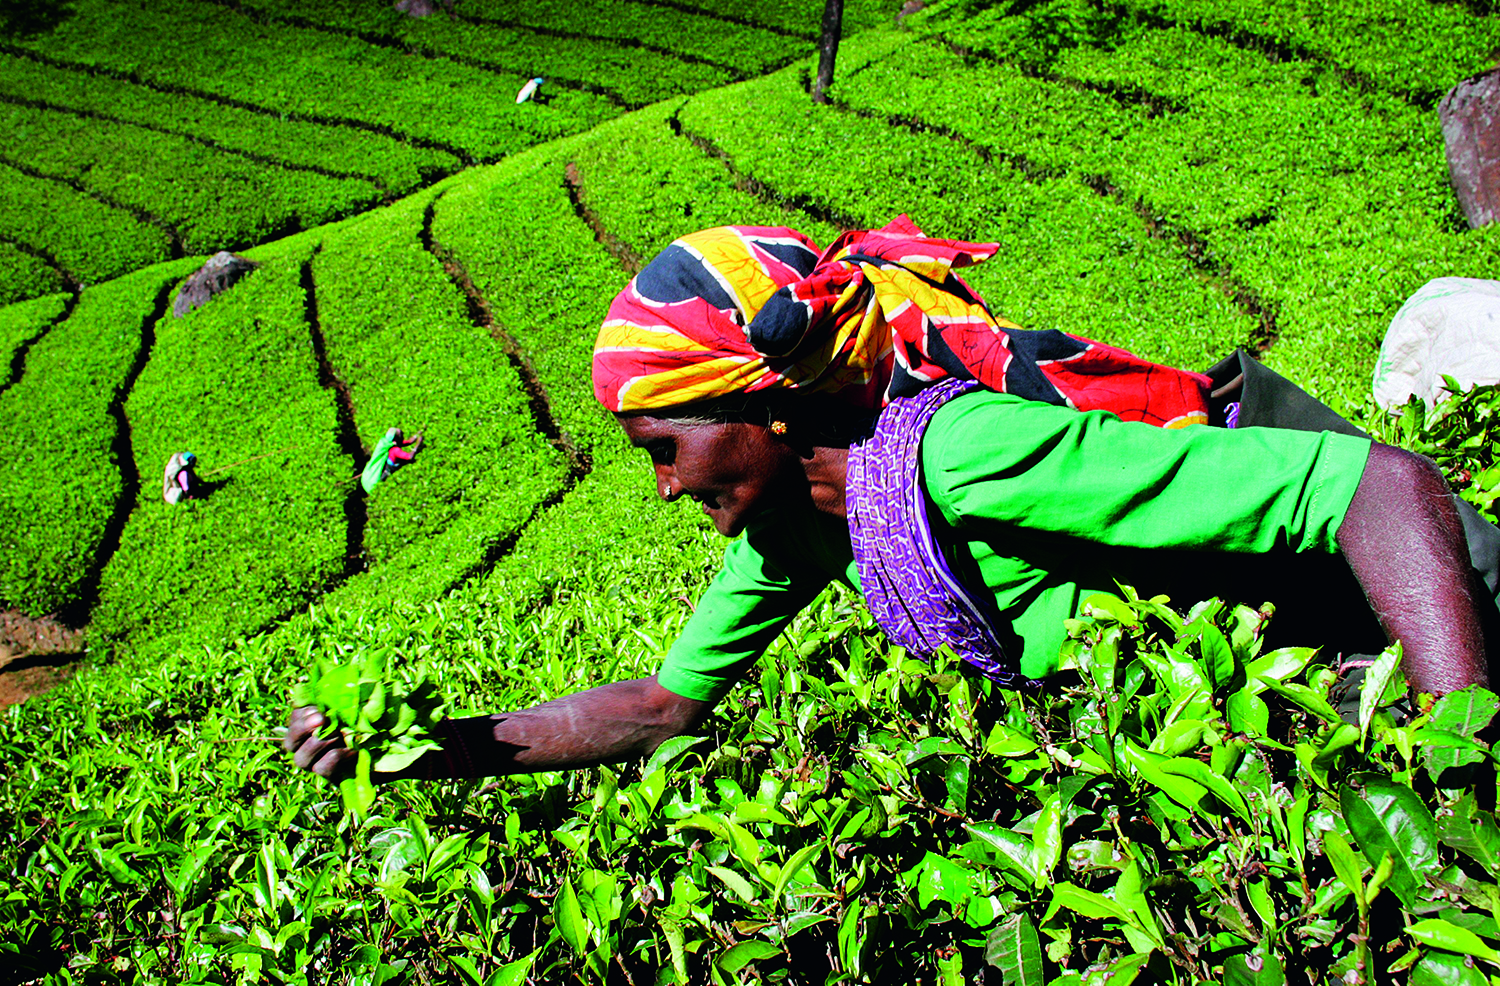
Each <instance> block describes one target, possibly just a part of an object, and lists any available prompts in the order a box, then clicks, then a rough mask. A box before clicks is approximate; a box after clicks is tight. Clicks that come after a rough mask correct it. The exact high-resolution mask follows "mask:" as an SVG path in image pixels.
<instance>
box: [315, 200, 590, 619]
mask: <svg viewBox="0 0 1500 986" xmlns="http://www.w3.org/2000/svg"><path fill="white" fill-rule="evenodd" d="M451 187H452V185H451V182H450V183H445V184H443V185H441V186H439V187H438V188H437V189H434V190H431V191H428V192H425V193H423V194H421V195H418V196H415V197H413V198H412V199H409V200H407V201H406V202H403V203H401V204H400V205H399V206H397V207H395V208H392V209H388V210H384V211H382V212H380V213H377V214H372V215H370V216H367V217H363V218H361V219H359V220H355V221H353V222H351V223H348V224H345V225H344V226H343V227H341V228H339V229H338V230H337V231H334V232H331V233H330V234H329V235H328V236H327V237H326V238H325V239H324V240H323V241H322V245H321V248H320V250H319V252H318V254H317V256H316V257H315V258H314V260H313V264H312V278H313V284H314V288H315V291H316V296H317V312H318V320H319V324H320V326H321V331H322V335H323V339H324V341H325V343H326V346H327V353H328V359H329V363H330V365H331V366H332V367H333V369H334V371H335V372H336V373H337V374H338V375H339V376H340V378H341V379H342V380H343V382H344V383H345V384H346V385H347V386H348V390H349V395H350V399H351V403H352V404H353V408H354V417H355V421H356V422H357V423H358V425H359V427H360V439H361V441H362V443H363V444H364V446H365V447H366V449H368V448H369V447H370V446H372V445H373V444H374V443H375V441H376V440H377V439H379V437H380V436H381V435H382V434H383V433H384V432H385V430H386V429H387V428H390V427H400V428H403V429H404V430H405V432H406V434H407V435H411V434H413V433H414V432H416V431H417V430H421V431H423V433H424V435H425V436H426V444H425V445H424V446H423V448H422V451H421V453H420V456H419V458H418V460H417V462H416V463H415V464H414V465H412V466H410V467H407V468H405V469H404V470H403V471H401V472H400V473H399V474H398V475H397V476H396V477H395V478H394V479H392V480H391V481H388V482H386V483H382V484H381V485H379V486H377V487H376V488H375V490H374V492H373V493H371V494H370V496H369V498H368V501H367V505H368V523H367V525H366V527H365V531H364V561H365V564H366V565H367V566H368V567H369V569H370V574H369V575H368V576H367V577H364V578H363V579H362V580H361V582H362V583H364V584H363V585H362V586H361V587H360V589H359V592H360V593H361V594H374V593H390V592H398V591H399V592H401V593H403V594H406V595H409V596H411V597H414V598H427V597H429V596H432V595H436V594H438V593H441V592H442V591H443V589H444V588H445V587H447V586H449V585H451V584H453V583H454V582H455V581H457V580H459V579H461V578H462V577H463V575H464V573H465V572H466V571H468V570H469V569H470V568H472V567H474V566H476V565H480V564H482V562H483V559H484V558H485V557H486V556H487V555H488V554H489V553H490V552H492V551H494V550H496V547H497V545H499V543H500V542H502V541H503V540H505V539H506V538H508V537H510V536H512V535H513V534H514V533H515V532H516V531H517V530H518V529H519V528H520V527H521V526H522V525H524V523H525V522H526V520H527V518H528V517H529V516H530V515H531V512H532V511H533V509H534V508H536V507H537V506H538V505H539V504H540V503H542V502H543V501H544V500H547V499H548V498H549V497H551V496H553V495H555V494H556V493H558V492H559V491H560V490H561V489H562V487H563V485H564V483H565V482H566V481H567V476H568V463H567V461H566V458H565V456H564V455H563V454H562V453H561V452H560V451H559V450H558V449H556V448H554V447H552V446H551V445H549V444H548V442H547V440H546V437H545V436H544V435H543V434H542V433H541V432H540V430H539V426H538V422H537V421H536V419H535V417H534V415H533V410H532V408H531V407H530V400H531V398H530V395H528V394H527V392H526V390H525V388H524V386H523V384H522V381H521V378H520V376H519V374H518V373H517V371H516V369H515V368H514V367H513V365H512V364H511V361H510V358H509V356H508V355H507V353H506V351H505V349H504V347H503V346H502V344H501V342H500V341H498V340H497V339H496V338H494V337H493V336H492V335H491V334H490V332H489V330H488V329H487V328H486V327H485V326H483V325H481V324H476V321H475V320H474V318H473V317H472V316H471V314H470V312H469V311H468V302H467V301H466V299H465V296H464V294H463V292H462V291H461V290H460V288H459V286H458V285H457V284H456V282H455V280H454V279H453V278H452V277H451V276H450V274H449V272H448V271H445V269H444V262H443V259H442V257H443V256H444V255H445V251H444V248H443V244H442V243H441V240H440V238H437V237H435V236H434V235H433V234H432V232H431V231H430V227H431V226H435V225H436V214H437V213H438V212H441V211H443V210H444V209H445V204H444V196H445V195H446V194H447V190H448V189H449V188H451ZM456 272H457V270H456V268H455V273H456ZM393 565H394V566H395V568H394V569H393V568H392V566H393ZM396 570H399V571H401V572H402V573H404V574H403V575H402V576H400V580H398V581H391V580H392V578H394V577H395V576H394V572H395V571H396ZM403 580H404V581H403Z"/></svg>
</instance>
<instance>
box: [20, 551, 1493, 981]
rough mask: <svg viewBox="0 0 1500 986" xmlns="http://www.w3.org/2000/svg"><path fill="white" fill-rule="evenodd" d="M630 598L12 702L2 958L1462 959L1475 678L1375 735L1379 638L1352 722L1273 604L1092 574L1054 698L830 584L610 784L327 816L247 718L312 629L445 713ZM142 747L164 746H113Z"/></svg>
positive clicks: (603, 976) (467, 618) (489, 962)
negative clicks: (744, 667)
mask: <svg viewBox="0 0 1500 986" xmlns="http://www.w3.org/2000/svg"><path fill="white" fill-rule="evenodd" d="M669 567H674V568H678V569H679V570H680V559H674V561H673V562H672V563H671V564H670V565H669ZM629 570H630V569H629V568H625V569H622V571H629ZM659 588H661V587H660V584H659V583H657V584H650V585H644V586H643V585H638V584H623V583H618V584H616V585H615V586H614V590H613V591H614V596H613V598H611V596H610V585H609V583H608V582H597V581H591V582H585V583H583V584H579V585H576V586H573V587H570V589H569V590H567V591H564V592H561V593H559V594H558V595H556V596H555V597H554V598H553V600H552V604H551V605H550V606H547V607H544V608H542V609H538V608H536V607H535V606H534V605H531V604H530V603H528V602H527V601H526V600H524V599H521V598H518V597H516V596H513V595H487V594H485V593H483V592H479V591H474V592H470V593H468V594H466V596H465V598H462V599H450V600H446V601H443V602H433V603H428V604H425V605H423V606H411V605H409V604H405V603H400V602H395V601H390V602H386V603H382V604H379V605H376V606H373V607H370V608H367V609H364V610H358V611H355V610H339V609H332V610H329V609H321V608H320V609H317V610H314V611H312V612H310V613H308V614H306V615H305V616H301V617H297V618H295V619H294V620H292V621H291V622H290V623H288V624H287V625H286V626H284V627H282V628H281V629H279V630H278V631H277V632H275V633H274V634H270V635H263V636H260V637H256V638H254V639H251V640H247V641H244V642H242V643H240V644H237V645H235V646H234V647H232V648H229V649H227V650H225V651H222V652H212V651H211V652H209V653H207V654H205V655H204V657H203V658H202V659H200V660H198V661H195V662H192V663H191V664H185V665H180V666H172V667H169V666H166V665H157V666H152V667H147V668H141V669H136V670H134V671H129V672H127V670H126V669H125V668H123V667H120V668H114V669H110V668H106V669H101V671H100V672H99V674H98V675H97V676H90V677H88V678H85V679H81V680H80V682H79V684H78V685H77V686H76V688H73V689H68V690H66V691H62V692H55V693H53V694H52V695H51V696H48V697H47V698H45V699H43V700H41V701H40V702H37V703H34V704H31V703H29V704H28V705H27V706H22V707H19V708H18V709H17V710H14V711H12V713H11V714H10V715H8V716H6V717H5V718H4V719H0V763H3V764H4V767H5V769H4V771H3V772H0V778H3V780H0V806H3V807H4V809H5V810H6V811H7V812H8V813H9V815H10V817H13V818H15V819H18V820H19V821H18V823H17V824H16V825H14V826H13V827H12V828H11V829H8V830H6V831H5V832H4V833H3V842H0V865H3V866H4V867H5V872H6V873H7V878H6V879H7V885H8V893H7V895H6V897H5V899H4V902H3V903H0V923H3V926H4V927H5V928H6V931H7V934H6V936H5V937H4V939H3V940H4V941H6V942H7V943H8V944H7V945H6V946H5V947H6V948H7V949H8V950H9V951H10V952H11V955H12V956H13V960H12V961H13V967H16V968H22V969H31V970H33V971H34V972H33V974H36V975H41V974H44V973H46V974H48V975H49V979H48V981H57V982H63V981H71V979H72V978H74V977H81V976H83V975H86V974H88V973H89V972H92V973H93V974H94V975H95V976H98V975H101V974H107V973H108V972H109V971H110V970H113V972H114V974H117V975H126V974H128V975H131V976H134V977H136V978H148V979H153V980H158V981H169V980H177V981H182V980H188V979H191V980H194V981H200V982H226V983H227V982H246V981H254V980H268V979H269V980H283V979H287V980H291V981H301V978H302V977H304V976H306V975H307V972H308V970H309V969H324V968H333V967H337V968H338V969H339V970H340V973H339V976H340V978H342V979H346V980H348V981H351V982H367V981H368V982H375V981H394V982H405V981H412V982H420V981H421V980H422V979H423V978H426V979H430V980H437V979H442V978H444V977H448V978H455V977H456V978H460V979H462V981H465V982H479V983H484V982H486V981H493V982H514V983H520V982H523V981H534V982H556V981H563V980H567V979H572V978H577V979H579V980H581V981H584V982H629V981H635V982H642V981H647V982H651V981H655V982H722V983H730V982H739V981H745V980H746V979H747V978H749V977H750V976H752V975H753V976H754V977H756V978H758V979H759V980H760V981H768V982H777V981H796V982H819V981H823V982H881V981H888V980H889V979H890V978H892V977H895V976H899V977H901V978H905V979H909V980H911V981H917V982H941V983H960V982H971V981H976V980H977V979H978V978H979V977H980V976H981V975H988V976H990V977H994V978H997V979H998V980H999V981H1001V982H1027V981H1033V982H1048V983H1074V982H1089V981H1104V980H1105V979H1106V978H1109V979H1110V981H1116V980H1118V981H1123V982H1130V981H1132V980H1135V981H1142V982H1144V981H1151V982H1172V981H1177V982H1198V981H1203V980H1209V981H1225V982H1267V983H1269V982H1281V981H1284V980H1285V978H1286V977H1287V975H1288V974H1289V973H1290V972H1291V970H1294V969H1296V970H1305V971H1307V972H1309V973H1310V974H1311V976H1312V977H1313V978H1314V980H1315V981H1325V980H1329V979H1340V980H1342V981H1347V982H1359V981H1365V982H1375V981H1380V982H1388V981H1395V982H1427V981H1434V980H1433V979H1431V977H1433V976H1441V977H1445V978H1443V979H1442V980H1441V981H1449V980H1451V981H1457V982H1469V981H1473V982H1484V981H1486V980H1485V978H1484V976H1483V975H1482V974H1480V973H1479V971H1478V970H1479V968H1484V967H1485V966H1484V963H1487V962H1491V961H1493V960H1494V959H1495V958H1496V955H1495V953H1494V952H1492V951H1489V950H1491V949H1493V948H1494V947H1495V946H1494V942H1496V941H1497V940H1500V932H1497V931H1496V929H1495V927H1494V924H1493V917H1492V915H1491V913H1490V910H1491V901H1493V899H1494V897H1493V891H1492V890H1491V889H1489V888H1492V887H1493V885H1494V883H1493V880H1494V876H1495V871H1496V867H1497V866H1500V828H1496V824H1495V816H1494V813H1493V806H1491V805H1488V804H1487V803H1485V802H1483V801H1482V800H1480V799H1479V798H1476V796H1475V794H1474V793H1473V792H1483V791H1486V790H1488V787H1487V785H1488V784H1492V783H1493V778H1494V774H1493V771H1494V767H1493V762H1494V760H1493V756H1492V754H1491V753H1490V752H1489V750H1488V748H1487V746H1486V744H1485V742H1484V740H1483V739H1482V738H1477V737H1478V734H1480V733H1481V731H1482V730H1483V728H1484V726H1485V724H1486V723H1487V722H1488V721H1489V719H1490V717H1491V716H1493V714H1494V712H1495V708H1496V701H1495V698H1494V696H1492V695H1489V694H1488V693H1484V692H1481V691H1477V690H1470V691H1466V692H1462V693H1458V694H1456V695H1454V696H1449V697H1447V698H1445V699H1444V700H1442V701H1441V702H1439V703H1437V704H1435V705H1433V706H1431V707H1430V709H1428V710H1427V711H1425V712H1422V713H1421V714H1419V715H1418V716H1417V718H1415V719H1414V720H1410V721H1407V722H1406V723H1405V724H1398V722H1397V719H1396V718H1395V716H1396V713H1394V712H1393V711H1392V710H1391V708H1390V706H1389V704H1388V703H1389V701H1391V700H1392V699H1393V698H1394V697H1395V696H1397V695H1398V694H1399V693H1401V692H1402V687H1401V684H1400V680H1399V676H1398V675H1397V674H1396V673H1395V670H1394V669H1395V654H1394V653H1392V654H1389V655H1386V657H1385V658H1384V659H1383V661H1382V663H1380V664H1377V666H1376V668H1375V669H1374V670H1372V672H1371V674H1370V678H1369V684H1368V686H1367V689H1366V692H1365V695H1366V696H1367V697H1366V698H1365V699H1363V700H1362V701H1361V702H1360V703H1359V710H1358V714H1357V715H1356V716H1355V717H1354V718H1355V721H1354V722H1352V723H1348V722H1344V721H1343V720H1342V719H1340V718H1339V716H1338V715H1337V713H1335V712H1334V711H1333V709H1332V708H1331V706H1330V705H1329V699H1328V698H1327V696H1326V694H1325V692H1326V688H1327V686H1328V684H1329V683H1330V681H1331V680H1332V678H1333V675H1332V674H1331V672H1329V671H1328V670H1327V668H1326V667H1325V666H1324V665H1323V663H1322V662H1321V660H1320V659H1319V658H1318V657H1317V655H1316V654H1315V653H1314V652H1313V651H1311V650H1307V649H1289V650H1282V651H1276V652H1270V653H1266V652H1262V651H1261V650H1260V646H1259V640H1260V635H1261V632H1262V630H1263V628H1264V623H1265V619H1266V616H1267V613H1268V610H1267V609H1264V608H1263V609H1261V610H1254V609H1250V608H1249V607H1235V606H1230V605H1225V604H1220V603H1217V602H1210V603H1206V604H1201V605H1199V606H1196V607H1194V608H1193V609H1192V610H1191V611H1190V612H1189V613H1188V614H1187V615H1186V616H1182V615H1179V614H1178V613H1176V612H1174V611H1173V610H1171V609H1169V608H1168V607H1167V606H1165V605H1164V604H1163V602H1162V601H1161V600H1160V599H1155V600H1143V599H1140V598H1139V597H1137V596H1135V595H1134V594H1132V593H1130V592H1128V591H1125V592H1124V594H1123V595H1122V596H1120V597H1113V596H1098V597H1095V598H1093V599H1091V600H1089V602H1088V605H1087V607H1086V610H1085V615H1084V616H1083V617H1082V618H1081V619H1079V620H1078V621H1076V622H1075V623H1074V624H1073V626H1072V635H1073V640H1072V643H1071V644H1070V645H1069V652H1070V657H1071V661H1072V663H1074V664H1075V665H1076V668H1077V671H1076V673H1077V677H1076V678H1075V679H1074V680H1073V682H1072V684H1067V683H1066V682H1064V683H1063V684H1062V685H1061V686H1060V687H1058V688H1055V689H1052V690H1050V691H1049V692H1047V693H1044V694H1042V695H1023V694H1018V693H1007V692H1003V691H1001V690H998V689H994V688H993V687H991V686H990V685H989V684H988V683H986V682H983V681H980V680H978V679H974V678H971V677H968V676H966V675H964V674H962V673H960V672H959V669H958V668H957V667H956V666H954V665H953V664H951V663H947V662H941V661H940V662H939V663H938V664H937V665H935V666H932V667H928V666H926V665H922V664H919V663H917V662H913V661H911V660H910V659H909V658H907V657H905V655H904V654H903V653H902V652H901V651H900V650H899V649H892V648H889V647H888V646H887V645H886V644H885V643H884V641H883V640H882V638H881V637H880V635H879V632H878V631H877V630H876V629H875V628H874V627H873V626H872V625H871V624H870V622H869V619H868V616H867V615H865V614H864V613H863V610H862V609H857V608H851V607H850V605H849V602H848V600H847V598H845V597H843V596H838V595H835V596H829V597H827V598H825V599H824V600H822V601H820V602H819V603H817V604H815V606H814V607H813V609H812V610H811V611H810V612H809V613H808V614H807V615H806V617H805V618H804V619H802V620H800V621H799V622H798V624H796V625H795V626H794V628H793V629H792V630H791V631H790V632H789V633H788V634H787V635H786V636H785V637H784V639H783V640H782V641H781V642H779V643H778V644H777V645H776V646H775V647H774V648H773V651H772V653H771V654H769V655H768V656H767V657H765V658H764V659H762V660H761V661H760V662H759V664H758V666H757V667H755V668H753V669H752V671H751V674H750V675H749V679H748V681H747V683H746V684H744V685H742V686H740V687H739V688H737V689H736V690H735V692H733V693H732V694H731V696H730V697H729V698H728V699H727V700H726V701H725V703H724V705H723V706H722V707H721V709H720V710H719V715H718V717H717V718H716V719H715V720H714V721H713V722H712V723H711V724H710V726H709V727H708V732H709V734H710V735H709V736H708V737H706V738H699V737H684V738H682V739H679V740H673V741H670V742H669V743H668V744H665V745H664V746H663V747H662V748H661V749H660V750H658V751H657V753H656V755H655V756H653V757H652V758H651V759H650V760H649V761H648V762H646V763H645V764H644V765H639V766H637V765H629V766H627V767H625V768H623V769H607V768H601V769H599V770H597V771H581V772H574V773H571V774H568V775H558V774H542V775H536V776H529V777H516V778H508V779H502V780H500V781H498V782H495V783H491V784H485V785H481V784H479V783H477V782H447V783H413V782H401V783H397V784H394V785H389V786H387V787H385V788H384V789H382V790H380V791H379V792H378V794H377V796H376V799H375V801H374V802H373V804H372V805H371V807H370V811H369V814H368V816H367V817H365V818H364V819H363V820H362V821H358V822H356V821H355V820H354V819H353V818H352V817H351V816H347V815H345V814H344V813H343V812H341V811H340V810H339V807H338V803H337V801H336V800H331V799H332V796H333V794H334V792H333V791H332V789H330V788H327V787H324V786H322V785H321V784H320V782H318V781H316V780H315V779H312V778H311V777H309V776H308V775H303V774H298V773H297V772H296V771H294V770H293V769H292V768H291V767H290V766H289V764H288V763H287V761H286V759H285V757H284V755H283V754H280V753H279V752H278V751H276V750H274V748H273V747H272V746H271V744H270V743H269V742H268V741H266V740H265V739H261V737H266V736H267V734H268V732H269V731H271V730H272V727H273V726H274V725H275V724H276V723H278V722H279V721H280V720H281V718H282V717H283V716H284V714H285V704H284V702H285V695H286V694H287V693H288V692H289V691H290V689H291V687H292V686H291V682H292V679H293V677H294V676H295V675H296V674H297V673H298V670H299V669H300V668H302V667H305V666H306V662H307V661H308V660H309V658H310V656H311V655H313V654H326V655H330V656H334V657H337V658H338V659H340V660H345V661H347V660H350V659H356V660H357V658H358V655H359V654H360V653H366V652H369V651H370V650H379V649H383V648H388V649H390V651H391V653H392V654H395V655H399V656H400V658H401V661H402V664H401V665H400V666H401V668H402V669H403V670H402V672H401V673H412V674H417V673H421V674H426V675H427V676H428V677H429V678H431V679H432V680H435V681H438V682H439V683H440V684H441V687H442V688H443V691H444V697H445V699H446V700H447V701H448V702H449V703H450V704H452V705H453V706H454V707H455V708H462V707H464V706H468V707H469V708H479V709H489V710H503V709H505V708H513V707H515V706H516V705H517V704H521V703H526V704H529V703H530V702H532V701H536V700H540V699H545V698H549V697H552V696H553V695H555V694H557V693H559V692H561V691H567V690H570V689H572V688H575V687H579V686H581V685H584V684H588V683H592V682H593V681H594V680H596V679H598V678H601V677H612V676H629V675H632V674H637V673H641V672H642V671H643V670H649V667H650V662H651V661H652V659H653V658H652V655H653V654H654V653H657V652H659V649H660V648H661V647H662V646H663V643H664V641H665V640H666V639H670V636H671V635H672V634H673V633H675V631H676V628H677V627H678V626H680V624H681V620H682V619H683V617H684V616H685V615H686V608H685V607H683V606H682V605H681V604H680V603H677V602H676V601H673V600H669V599H665V598H663V597H662V596H660V595H658V589H659ZM575 590H576V591H575ZM1271 618H1272V619H1274V616H1272V617H1271ZM637 630H638V631H640V634H639V636H636V633H635V632H636V631H637ZM603 665H608V666H607V667H605V666H603ZM44 723H45V724H46V725H45V727H44V726H43V724H44ZM64 751H66V752H65V753H64ZM140 762H151V763H153V764H155V765H156V768H155V769H153V770H151V771H143V770H138V769H137V770H128V769H125V768H126V767H127V766H128V765H130V764H134V763H140ZM44 764H45V765H47V767H46V769H45V770H42V769H41V767H42V765H44ZM101 773H102V774H104V775H107V776H111V777H112V778H115V782H114V783H112V784H108V785H101V784H99V783H98V782H97V780H98V778H99V777H100V776H101ZM991 967H993V968H991ZM455 970H456V971H455ZM1475 976H1478V977H1479V978H1477V979H1476V978H1475ZM528 977H529V978H528ZM1455 977H1456V978H1455Z"/></svg>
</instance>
